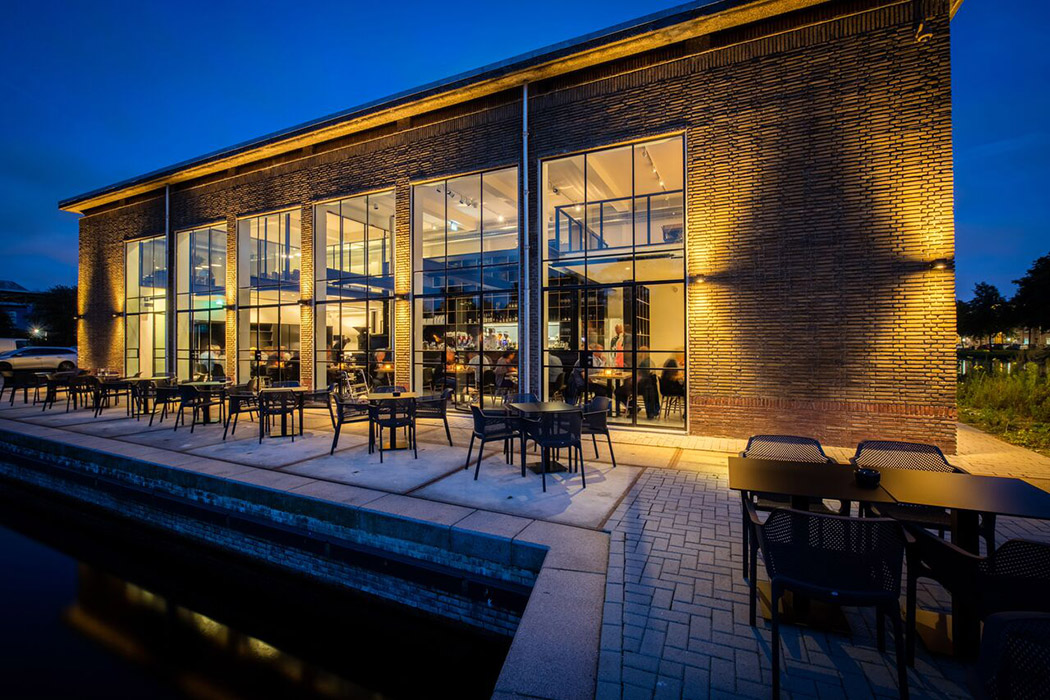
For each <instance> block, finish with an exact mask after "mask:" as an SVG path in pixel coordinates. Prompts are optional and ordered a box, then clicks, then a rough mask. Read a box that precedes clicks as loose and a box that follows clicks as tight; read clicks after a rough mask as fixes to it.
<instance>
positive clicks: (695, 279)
mask: <svg viewBox="0 0 1050 700" xmlns="http://www.w3.org/2000/svg"><path fill="white" fill-rule="evenodd" d="M706 281H707V278H706V277H704V276H703V275H699V274H697V275H689V283H690V284H702V283H704V282H706Z"/></svg>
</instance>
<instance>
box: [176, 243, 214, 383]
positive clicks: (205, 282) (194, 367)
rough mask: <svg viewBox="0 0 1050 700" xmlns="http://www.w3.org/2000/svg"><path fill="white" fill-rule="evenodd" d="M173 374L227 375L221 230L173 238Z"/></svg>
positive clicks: (182, 376)
mask: <svg viewBox="0 0 1050 700" xmlns="http://www.w3.org/2000/svg"><path fill="white" fill-rule="evenodd" d="M175 270H176V280H175V285H176V286H175V312H176V324H175V325H176V343H175V371H176V372H177V373H178V376H179V378H180V379H190V378H193V377H202V376H204V377H225V376H226V227H225V226H222V227H220V226H209V227H205V228H199V229H194V230H192V231H181V232H179V233H178V234H176V236H175Z"/></svg>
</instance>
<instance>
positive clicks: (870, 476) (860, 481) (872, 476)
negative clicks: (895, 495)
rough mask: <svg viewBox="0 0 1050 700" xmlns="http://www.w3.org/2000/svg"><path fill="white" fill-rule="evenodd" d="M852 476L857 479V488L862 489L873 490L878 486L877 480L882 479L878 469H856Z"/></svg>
mask: <svg viewBox="0 0 1050 700" xmlns="http://www.w3.org/2000/svg"><path fill="white" fill-rule="evenodd" d="M853 476H854V477H855V478H856V479H857V486H859V487H861V488H862V489H873V488H876V487H877V486H878V485H879V480H880V479H881V478H882V474H880V473H879V470H878V469H868V468H867V467H857V468H856V469H854V470H853Z"/></svg>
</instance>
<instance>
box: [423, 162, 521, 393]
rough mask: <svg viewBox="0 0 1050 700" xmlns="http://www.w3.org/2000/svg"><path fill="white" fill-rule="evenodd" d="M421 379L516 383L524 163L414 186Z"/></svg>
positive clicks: (489, 386) (510, 387)
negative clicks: (520, 182) (520, 180)
mask: <svg viewBox="0 0 1050 700" xmlns="http://www.w3.org/2000/svg"><path fill="white" fill-rule="evenodd" d="M412 236H413V237H412V246H413V251H412V261H413V268H412V269H413V287H414V290H415V300H414V303H413V309H412V313H413V324H412V325H413V333H414V339H413V340H414V346H415V350H414V353H413V358H412V371H413V380H414V386H415V387H416V388H417V389H423V390H427V391H443V390H444V389H446V388H451V389H453V391H454V394H453V395H454V397H455V401H456V403H457V405H463V404H465V403H469V402H470V401H472V400H476V399H478V398H480V399H481V400H483V401H484V400H488V401H491V400H493V399H494V398H495V397H496V396H497V395H500V394H503V393H507V392H511V393H513V392H515V391H517V373H518V355H517V353H518V286H519V285H518V280H519V277H520V271H519V269H518V261H519V254H518V243H519V240H518V169H517V168H507V169H504V170H496V171H492V172H486V173H481V174H476V175H467V176H464V177H457V178H453V179H449V180H441V181H438V182H430V183H426V184H420V185H416V186H415V187H413V196H412Z"/></svg>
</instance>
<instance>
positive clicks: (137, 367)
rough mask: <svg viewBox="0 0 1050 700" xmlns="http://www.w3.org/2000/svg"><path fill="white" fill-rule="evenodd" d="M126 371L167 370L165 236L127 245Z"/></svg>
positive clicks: (133, 373)
mask: <svg viewBox="0 0 1050 700" xmlns="http://www.w3.org/2000/svg"><path fill="white" fill-rule="evenodd" d="M124 255H125V262H124V275H125V277H124V297H125V300H124V314H125V315H124V372H125V374H127V375H129V376H130V375H141V376H146V377H148V376H152V375H156V374H162V373H163V372H164V371H165V370H166V364H167V359H166V356H165V355H166V351H167V320H166V313H165V312H166V311H167V289H168V244H167V242H166V240H165V238H164V236H155V237H153V238H145V239H142V240H138V241H129V242H128V243H127V244H125V246H124Z"/></svg>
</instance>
